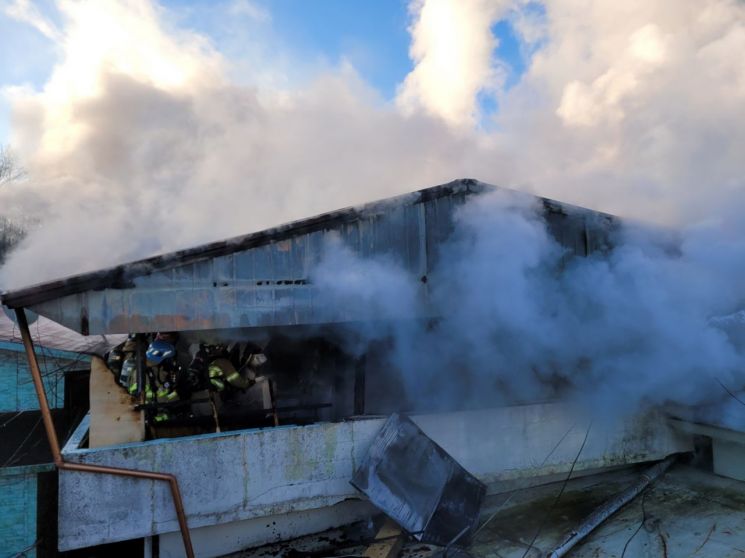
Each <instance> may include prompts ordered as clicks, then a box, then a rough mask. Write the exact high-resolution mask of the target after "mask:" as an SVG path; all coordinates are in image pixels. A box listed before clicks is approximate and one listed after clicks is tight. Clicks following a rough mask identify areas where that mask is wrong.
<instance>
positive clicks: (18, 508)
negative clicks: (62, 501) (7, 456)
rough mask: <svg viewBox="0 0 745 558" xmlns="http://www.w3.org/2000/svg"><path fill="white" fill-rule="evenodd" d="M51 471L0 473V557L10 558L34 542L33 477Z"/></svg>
mask: <svg viewBox="0 0 745 558" xmlns="http://www.w3.org/2000/svg"><path fill="white" fill-rule="evenodd" d="M53 469H54V467H53V466H52V465H27V466H24V467H6V468H2V469H0V502H2V505H0V541H2V547H1V548H2V552H3V556H5V555H7V556H14V555H15V554H17V553H19V552H22V551H23V550H25V549H27V548H29V547H32V546H33V544H34V543H35V542H36V506H37V503H36V501H37V500H36V499H37V474H38V473H40V472H45V471H51V470H53ZM22 556H23V555H22ZM25 556H28V557H35V556H36V551H35V550H34V549H33V548H32V549H31V550H29V551H28V552H26V553H25Z"/></svg>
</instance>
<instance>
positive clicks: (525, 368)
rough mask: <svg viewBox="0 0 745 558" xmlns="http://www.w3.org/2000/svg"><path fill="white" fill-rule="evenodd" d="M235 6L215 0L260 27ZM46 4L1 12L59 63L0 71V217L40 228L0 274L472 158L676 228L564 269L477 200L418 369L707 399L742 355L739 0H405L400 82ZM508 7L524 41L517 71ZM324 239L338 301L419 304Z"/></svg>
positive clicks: (8, 284) (558, 194) (305, 211)
mask: <svg viewBox="0 0 745 558" xmlns="http://www.w3.org/2000/svg"><path fill="white" fill-rule="evenodd" d="M243 4H245V5H246V6H251V5H252V4H251V3H245V2H244V3H243ZM234 8H235V5H233V6H232V7H228V8H225V6H224V5H218V4H214V5H213V4H212V3H210V5H209V9H210V10H213V11H219V10H221V9H225V10H226V11H225V14H224V17H225V18H238V17H251V18H253V23H252V24H253V25H263V26H270V25H271V24H272V23H271V17H269V16H268V15H267V14H266V12H265V11H262V10H258V11H257V10H256V9H253V10H246V9H243V10H236V9H234ZM56 10H57V11H56V13H55V14H53V15H54V17H49V16H48V15H46V14H45V13H43V10H41V9H36V8H34V7H33V6H32V5H31V4H30V3H29V2H26V1H21V0H16V1H15V2H12V3H10V4H9V5H8V7H6V10H5V11H6V15H7V16H8V17H14V18H16V19H18V20H20V21H25V22H27V23H29V24H31V25H33V26H34V28H36V29H38V30H39V32H41V33H42V34H43V35H44V36H45V37H47V38H48V39H49V40H50V41H53V43H54V44H55V46H56V47H57V49H58V51H59V53H60V58H59V61H58V63H57V64H56V66H55V67H54V70H53V71H52V73H51V75H50V76H49V78H48V80H47V81H46V83H45V85H44V86H43V88H41V89H40V90H34V89H31V88H29V87H28V86H18V87H13V88H6V89H5V90H4V93H5V95H6V96H8V98H9V99H10V100H11V102H12V116H13V120H12V147H13V148H14V150H15V151H16V152H17V153H18V154H19V155H20V157H21V159H22V163H23V165H24V166H25V167H26V169H27V170H28V176H27V178H26V179H25V180H23V181H19V182H16V183H14V184H12V185H9V186H7V185H6V186H5V187H3V188H2V191H0V216H2V217H4V218H10V219H16V218H18V217H19V216H23V217H24V218H30V219H32V221H33V222H36V223H39V224H38V226H36V227H35V228H33V230H31V231H29V234H28V235H27V237H26V238H25V239H24V240H23V241H22V242H21V243H20V244H19V245H18V246H17V247H16V248H15V250H14V251H13V252H12V253H11V254H9V255H8V257H7V260H6V263H5V265H4V266H3V267H2V268H1V269H0V285H1V286H2V287H3V288H14V287H20V286H25V285H28V284H31V283H35V282H39V281H42V280H46V279H51V278H54V277H59V276H64V275H68V274H71V273H78V272H82V271H86V270H91V269H95V268H100V267H103V266H108V265H112V264H116V263H120V262H123V261H127V260H132V259H135V258H139V257H143V256H147V255H151V254H154V253H157V252H163V251H168V250H173V249H176V248H182V247H186V246H190V245H194V244H199V243H203V242H207V241H210V240H216V239H220V238H225V237H229V236H232V235H237V234H243V233H248V232H251V231H255V230H260V229H262V228H265V227H267V226H271V225H275V224H278V223H281V222H285V221H287V220H291V219H294V218H299V217H304V216H308V215H312V214H315V213H319V212H322V211H324V210H330V209H335V208H339V207H342V206H346V205H349V204H356V203H361V202H364V201H369V200H371V199H375V198H381V197H385V196H389V195H393V194H397V193H402V192H405V191H409V190H412V189H416V188H419V187H425V186H430V185H433V184H438V183H442V182H446V181H448V180H450V179H452V178H454V177H460V176H473V177H477V178H479V179H480V180H483V181H485V182H491V183H495V184H499V185H503V186H510V187H513V188H517V189H521V190H524V191H529V192H534V193H539V194H541V195H544V196H547V197H552V198H556V199H560V200H563V201H567V202H570V203H575V204H579V205H584V206H587V207H590V208H594V209H600V210H603V211H606V212H610V213H615V214H619V215H622V216H625V217H631V218H634V219H638V220H641V221H648V222H654V223H656V224H659V225H664V226H666V227H672V228H675V229H679V230H680V231H681V232H680V243H679V249H678V250H677V251H676V252H675V253H670V252H669V251H666V250H664V249H662V248H660V247H656V246H657V245H656V244H655V243H654V242H647V241H645V240H643V239H644V235H642V234H629V236H628V237H627V238H625V239H623V242H621V243H620V245H619V247H618V249H617V250H616V251H615V252H614V253H613V254H612V256H611V257H610V258H609V259H608V260H598V259H595V258H589V259H587V260H579V261H574V262H573V263H571V265H569V266H568V267H567V268H566V269H565V270H564V272H563V273H562V274H560V275H557V274H556V273H555V272H554V270H555V264H556V260H557V258H559V257H560V253H561V250H560V248H559V247H558V246H556V244H555V243H553V242H552V240H551V239H550V237H549V236H548V235H547V234H546V230H545V227H544V226H543V225H542V224H541V223H540V222H539V221H538V220H536V218H535V216H534V214H533V213H532V211H531V210H530V208H525V207H522V206H520V204H516V203H515V202H514V201H505V200H504V199H502V198H499V197H497V198H491V199H488V200H486V201H483V202H481V203H477V204H473V205H469V206H468V207H467V208H465V209H464V210H463V212H462V213H461V214H460V217H459V223H460V225H459V229H458V230H459V232H458V235H457V236H456V237H455V238H453V239H452V242H451V245H450V246H449V248H448V250H449V255H448V258H447V259H448V261H449V262H450V264H449V265H450V268H449V269H448V270H442V276H443V277H446V276H447V275H450V276H451V278H450V279H443V280H442V281H441V283H440V284H441V285H443V286H442V287H441V288H440V289H441V290H439V291H437V290H435V292H433V297H434V298H433V300H434V304H435V306H436V308H437V309H438V311H439V313H440V314H441V315H442V316H444V318H443V321H440V322H439V325H438V326H437V327H435V328H434V329H431V328H430V329H424V330H418V329H417V328H413V329H409V330H407V331H403V332H401V339H402V340H404V339H407V340H408V342H407V343H406V344H404V343H400V344H399V345H398V346H397V347H395V351H394V355H393V358H394V361H395V362H396V363H398V365H399V366H402V367H403V366H405V367H408V368H410V369H411V370H412V371H413V372H412V374H411V376H410V377H411V379H412V382H413V381H414V380H417V381H419V380H422V378H424V379H426V378H427V377H430V376H431V378H430V379H432V378H434V375H435V374H440V373H441V372H442V370H443V369H445V368H447V369H448V370H453V371H455V370H459V369H462V368H464V367H465V368H468V369H471V370H477V371H483V375H476V376H474V379H473V383H472V384H470V385H469V384H468V382H462V383H460V384H458V385H459V386H461V387H460V388H458V389H461V390H465V391H466V392H467V394H470V395H472V396H473V397H478V396H479V394H489V395H493V394H495V393H502V394H505V397H509V398H511V399H520V398H523V397H528V396H530V397H535V396H541V395H543V394H544V386H545V385H547V384H551V383H552V382H554V383H556V382H559V383H561V382H564V383H566V384H569V385H570V386H571V392H572V393H573V394H576V395H577V396H578V397H579V396H581V394H582V393H595V394H598V398H597V401H605V400H608V401H615V402H618V401H622V400H627V401H631V402H636V403H639V402H641V401H647V402H662V401H668V400H669V401H678V402H692V401H696V400H703V399H705V398H707V397H709V396H710V394H711V393H712V390H717V389H720V388H718V387H716V385H715V384H714V382H713V380H712V378H714V377H717V378H720V379H721V380H722V381H723V382H734V383H738V382H739V384H741V383H742V379H741V377H740V376H738V375H737V374H739V372H738V371H739V370H742V369H743V367H742V365H743V362H742V352H741V351H740V350H739V348H738V347H737V345H736V344H735V343H734V342H733V341H732V334H729V333H726V332H725V331H724V330H723V329H722V328H721V327H719V326H715V325H712V321H711V319H713V318H716V317H717V316H723V315H729V314H732V313H733V312H736V311H737V310H739V309H740V308H741V306H742V303H743V289H742V287H741V286H740V284H738V277H742V276H743V275H742V271H743V270H742V267H743V265H745V264H743V262H745V259H744V258H743V243H742V241H741V240H740V239H741V238H745V237H744V236H743V235H742V232H743V231H742V226H741V224H740V222H741V221H742V219H741V215H742V214H743V211H744V210H745V195H744V192H743V186H744V184H743V181H745V157H743V156H742V154H743V153H745V126H743V122H745V58H744V57H742V56H741V53H742V52H743V51H745V4H743V3H741V2H737V1H735V0H653V1H650V0H628V1H625V2H615V3H614V2H605V1H602V0H590V1H584V0H583V1H578V0H556V1H554V2H550V3H548V2H546V3H542V2H536V1H529V0H511V1H508V0H479V1H475V2H454V1H450V0H412V2H411V3H410V15H411V24H410V29H409V30H410V33H411V40H412V42H411V48H410V56H411V58H412V70H411V72H410V73H409V74H408V76H406V77H405V78H404V79H403V80H402V82H401V84H400V86H399V88H398V93H397V97H396V98H395V99H385V98H383V97H382V96H381V95H380V93H379V92H377V91H376V90H375V89H374V88H373V87H371V86H370V85H369V84H368V83H367V82H366V81H365V78H364V76H361V75H360V74H359V73H358V72H357V71H356V69H355V68H354V67H353V66H351V65H350V64H349V63H346V62H341V63H339V64H338V66H337V67H331V68H329V67H325V68H322V69H320V70H317V69H315V68H313V67H311V68H310V69H308V67H307V66H304V65H303V63H302V61H297V62H298V63H297V64H294V63H291V64H274V63H275V62H276V60H277V59H280V58H281V57H282V54H281V53H279V54H277V55H276V59H273V58H271V57H270V58H269V59H268V60H266V61H265V62H264V63H263V64H262V62H261V61H256V60H254V61H253V62H255V63H254V64H253V66H251V65H250V64H247V63H246V61H245V60H236V59H235V58H234V56H232V55H231V56H228V55H226V54H224V53H221V52H219V51H218V49H217V48H216V47H215V46H214V44H213V43H211V42H210V40H209V39H208V38H207V37H205V36H203V35H200V34H199V33H197V32H195V31H193V30H189V29H186V28H183V27H179V26H178V25H176V24H173V23H172V21H174V20H175V19H176V18H175V17H174V16H173V14H172V13H171V12H169V11H168V10H166V9H165V8H163V7H161V6H159V5H158V4H155V3H154V2H151V1H149V0H127V1H120V2H114V1H113V0H100V1H96V2H76V1H72V0H60V1H59V2H58V3H57V8H56ZM231 10H232V11H231ZM241 14H243V15H241ZM246 14H248V15H246ZM251 14H253V15H251ZM256 14H261V17H256ZM498 22H506V23H507V24H508V25H509V26H510V28H511V29H512V30H513V32H514V34H515V37H516V40H517V41H518V43H519V47H520V50H521V53H522V57H523V62H524V66H525V68H524V72H522V73H521V74H519V75H517V76H516V77H515V79H514V80H513V82H510V81H509V80H507V76H508V75H509V74H510V72H514V71H515V69H514V68H510V67H509V65H508V64H507V62H505V61H504V60H502V59H500V58H499V56H498V55H497V53H498V50H496V51H495V49H498V47H499V41H498V39H497V38H496V36H495V35H494V34H493V33H492V31H491V30H492V29H493V27H494V25H495V24H497V23H498ZM246 25H248V24H246ZM255 36H257V37H260V36H262V35H261V34H260V33H258V34H256V35H255ZM245 39H246V44H247V45H248V46H247V47H246V48H247V50H250V51H251V52H268V51H271V50H272V45H269V46H267V45H258V44H256V41H258V40H260V39H254V38H253V36H247V37H246V38H245ZM311 66H312V65H311ZM247 67H248V68H251V69H252V71H248V72H246V71H245V70H246V68H247ZM288 67H295V68H297V75H284V74H282V68H288ZM277 68H279V69H277ZM238 70H242V71H243V73H240V72H239V71H238ZM238 74H240V75H238ZM298 76H301V77H298ZM278 83H280V84H285V85H284V86H283V87H279V86H277V85H276V84H278ZM508 83H509V84H508ZM287 84H291V85H287ZM480 99H487V100H489V101H490V102H492V104H494V105H496V107H497V109H496V110H495V111H493V112H488V111H486V112H485V111H484V110H482V108H480V107H482V106H483V104H482V103H480V102H479V100H480ZM515 246H519V247H520V249H519V250H515V249H514V248H515ZM334 258H336V259H334ZM345 258H346V259H345ZM327 259H328V260H329V263H328V265H329V266H330V267H329V268H328V269H334V266H336V269H338V268H339V267H342V268H346V269H350V268H349V267H348V266H347V263H346V261H347V260H351V261H352V262H353V263H354V264H355V267H354V271H349V273H350V276H349V277H346V279H347V280H348V281H347V283H348V289H347V293H346V295H344V292H340V296H348V297H353V298H356V299H359V298H360V296H358V295H359V294H360V292H362V293H363V296H362V299H363V300H365V301H367V302H366V303H367V304H372V305H374V306H375V305H378V306H380V309H381V310H386V309H389V310H390V308H391V307H390V306H389V305H390V301H391V300H395V301H397V305H396V306H393V308H394V309H395V308H405V307H406V305H410V304H413V303H414V302H412V301H410V300H408V301H407V300H406V296H407V294H408V293H410V288H408V287H407V284H408V281H409V279H408V278H407V277H405V276H403V275H401V273H398V272H396V271H395V266H391V265H390V264H389V263H386V262H360V261H354V257H353V254H349V253H347V252H346V251H345V249H344V248H343V247H337V250H336V255H335V256H329V257H328V258H327ZM334 262H335V263H334ZM369 266H373V269H372V270H370V269H369ZM324 269H326V268H321V269H319V271H318V273H319V274H320V275H321V276H322V275H323V273H324ZM366 271H370V272H371V273H373V275H372V276H374V277H377V278H378V281H376V286H375V289H374V290H372V291H370V290H369V289H370V286H369V285H367V284H365V281H364V280H363V279H364V277H365V272H366ZM390 273H393V277H389V275H390ZM360 289H362V291H360ZM365 289H368V290H365ZM381 293H384V294H385V297H386V299H385V300H388V302H385V300H384V299H383V298H381V297H382V294H381ZM454 293H455V294H454ZM387 297H393V298H387ZM381 305H382V306H381ZM443 341H447V342H443ZM408 368H407V369H408ZM486 372H489V374H486ZM428 375H429V376H428ZM495 378H496V379H495ZM433 381H434V380H433ZM433 381H429V382H424V383H423V384H421V383H420V385H429V386H431V385H433ZM484 382H491V384H490V385H489V386H486V385H484ZM497 387H498V388H499V389H497ZM412 389H413V387H412ZM546 395H547V396H548V394H547V393H546Z"/></svg>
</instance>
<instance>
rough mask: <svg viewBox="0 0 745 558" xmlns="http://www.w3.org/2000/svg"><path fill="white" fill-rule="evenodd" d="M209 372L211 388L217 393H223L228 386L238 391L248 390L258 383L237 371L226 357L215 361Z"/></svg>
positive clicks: (208, 369)
mask: <svg viewBox="0 0 745 558" xmlns="http://www.w3.org/2000/svg"><path fill="white" fill-rule="evenodd" d="M207 372H208V375H209V379H210V386H211V387H212V389H214V390H215V391H223V390H224V389H225V388H226V387H227V385H229V386H232V387H234V388H237V389H248V388H250V387H251V386H252V385H254V384H255V383H256V382H255V381H254V380H250V379H248V378H247V377H245V376H244V375H243V374H241V373H240V372H239V371H238V370H236V368H235V366H233V363H232V362H230V359H228V358H224V357H221V358H217V359H215V360H213V361H212V362H211V363H210V365H209V367H208V368H207ZM226 384H227V385H226Z"/></svg>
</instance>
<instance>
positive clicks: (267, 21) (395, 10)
mask: <svg viewBox="0 0 745 558" xmlns="http://www.w3.org/2000/svg"><path fill="white" fill-rule="evenodd" d="M162 3H163V5H164V6H165V7H166V8H167V9H168V10H169V11H170V12H171V15H172V17H171V18H169V19H170V20H171V21H170V23H172V24H173V25H175V26H181V27H187V28H191V29H194V30H196V31H198V32H200V33H202V34H204V35H206V36H207V37H209V39H210V40H211V41H212V43H213V44H214V45H215V46H216V47H217V49H218V50H219V51H220V52H222V53H223V54H224V55H226V56H227V57H228V58H230V59H231V60H240V59H241V58H242V57H243V56H244V55H247V53H249V52H252V54H253V56H254V57H260V56H262V55H267V56H274V54H275V53H278V52H283V53H285V55H286V56H285V57H284V59H285V60H286V61H288V62H287V65H288V67H287V68H284V69H285V71H292V70H293V68H295V67H298V66H300V64H295V63H293V61H302V62H303V64H302V66H303V67H304V68H306V69H307V68H311V71H313V69H321V68H323V67H332V68H333V67H338V66H339V65H340V64H341V63H342V62H348V63H350V64H352V65H353V66H354V67H355V69H356V70H357V72H358V73H359V74H360V76H362V78H363V79H364V80H365V81H366V82H367V83H369V84H370V85H371V86H372V87H374V88H375V89H376V90H378V91H379V93H380V94H381V96H382V97H383V98H384V99H391V98H393V96H394V95H395V92H396V86H397V85H398V84H399V83H400V82H401V81H402V80H403V79H404V78H405V76H406V75H407V73H408V72H409V71H410V70H411V69H412V63H411V61H410V60H409V55H408V49H409V39H410V38H409V34H408V31H407V27H408V25H409V13H408V8H407V5H408V3H407V2H406V1H404V0H366V1H354V2H351V1H349V0H314V1H312V2H311V1H307V0H253V2H251V5H252V6H254V7H255V8H257V11H258V12H263V13H265V14H266V16H267V17H266V18H262V17H259V18H255V19H254V21H250V19H251V18H246V17H237V16H235V15H234V14H231V13H230V10H229V7H230V6H231V5H232V3H231V2H228V1H225V2H210V1H207V0H192V1H185V0H164V1H163V2H162ZM37 4H38V5H39V8H40V10H41V11H42V13H44V15H45V16H46V17H47V18H49V19H51V20H52V21H55V22H57V23H59V22H58V19H59V16H58V14H56V13H55V10H54V8H53V6H52V5H51V4H50V3H49V2H47V1H43V2H40V3H37ZM259 15H261V14H259ZM493 31H494V33H495V35H496V36H497V37H498V39H499V41H500V45H499V48H498V49H497V53H496V54H497V55H498V56H499V57H500V58H501V59H502V60H503V61H504V62H506V63H507V64H508V66H509V67H510V68H511V73H510V74H509V76H508V81H507V85H508V86H510V85H513V84H514V83H515V82H516V81H517V78H518V77H519V75H520V74H521V73H522V72H523V71H524V67H525V64H524V61H523V57H522V54H521V47H520V43H519V41H518V40H517V38H516V36H515V34H514V33H513V30H512V27H511V25H510V24H509V23H508V22H507V21H502V22H499V23H497V24H496V25H495V26H494V28H493ZM256 44H261V45H262V47H261V48H262V49H263V50H256ZM59 55H60V53H59V49H58V48H57V47H56V46H55V45H54V44H53V42H52V41H50V40H49V39H47V38H46V37H44V36H43V35H42V34H40V33H39V32H38V31H37V30H35V29H33V28H32V27H31V26H29V25H27V24H25V23H21V22H17V21H15V20H13V19H11V18H9V17H8V16H7V15H5V14H4V13H3V12H2V11H0V87H7V86H14V85H27V86H31V87H34V88H37V89H38V88H41V87H42V86H43V84H44V82H45V81H46V79H47V78H48V77H49V75H50V72H51V71H52V69H53V67H54V64H55V62H56V60H57V57H58V56H59ZM248 68H249V69H248V70H246V71H250V65H248ZM306 77H310V76H306ZM298 78H299V79H300V80H302V79H303V76H302V75H300V76H298ZM480 102H481V104H482V108H483V109H485V112H486V113H490V112H493V111H494V110H496V107H495V105H494V101H493V100H491V99H488V98H482V99H480ZM9 132H10V107H9V105H8V102H7V100H6V99H4V98H0V143H5V142H7V141H8V138H9Z"/></svg>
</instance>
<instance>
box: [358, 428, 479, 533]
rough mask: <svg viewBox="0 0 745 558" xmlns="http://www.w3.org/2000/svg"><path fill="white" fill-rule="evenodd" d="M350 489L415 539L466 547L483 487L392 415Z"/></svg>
mask: <svg viewBox="0 0 745 558" xmlns="http://www.w3.org/2000/svg"><path fill="white" fill-rule="evenodd" d="M351 483H352V485H353V486H354V487H355V488H357V489H358V490H359V491H361V492H362V493H364V494H365V495H366V496H367V497H368V498H369V499H370V501H371V502H372V503H373V504H374V505H375V506H376V507H377V508H379V509H380V510H381V511H383V512H384V513H385V514H387V515H388V516H389V517H391V518H392V519H393V520H395V521H396V522H397V523H398V524H399V525H400V526H401V527H403V528H404V529H405V530H406V531H408V532H409V533H410V534H411V535H413V536H414V537H415V538H416V539H418V540H420V541H423V542H428V543H432V544H438V545H443V546H444V545H447V544H451V543H453V542H458V543H464V542H466V541H467V540H468V538H469V537H470V535H471V533H472V531H473V529H474V528H475V526H476V523H477V521H478V516H479V510H480V508H481V503H482V501H483V499H484V496H485V494H486V486H485V485H484V484H483V483H482V482H481V481H479V480H478V479H477V478H476V477H474V476H473V475H471V474H470V473H469V472H468V471H466V470H465V469H464V468H463V467H461V466H460V465H459V464H458V462H457V461H455V460H454V459H453V458H452V457H450V455H449V454H448V453H446V452H445V450H443V449H442V448H441V447H440V446H438V445H437V444H436V443H435V442H433V441H432V440H431V439H430V438H428V437H427V435H426V434H424V432H422V431H421V430H420V429H419V427H418V426H417V425H416V424H414V423H413V422H412V421H411V420H410V419H409V418H408V417H406V416H404V415H399V414H394V415H391V416H390V417H389V418H388V420H387V421H386V423H385V424H384V425H383V428H381V429H380V432H378V434H377V436H376V437H375V438H374V439H373V442H372V445H371V446H370V449H369V451H368V453H367V455H366V456H365V458H364V459H363V461H362V463H361V464H360V466H359V467H358V468H357V470H356V471H355V472H354V475H353V477H352V481H351Z"/></svg>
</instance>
